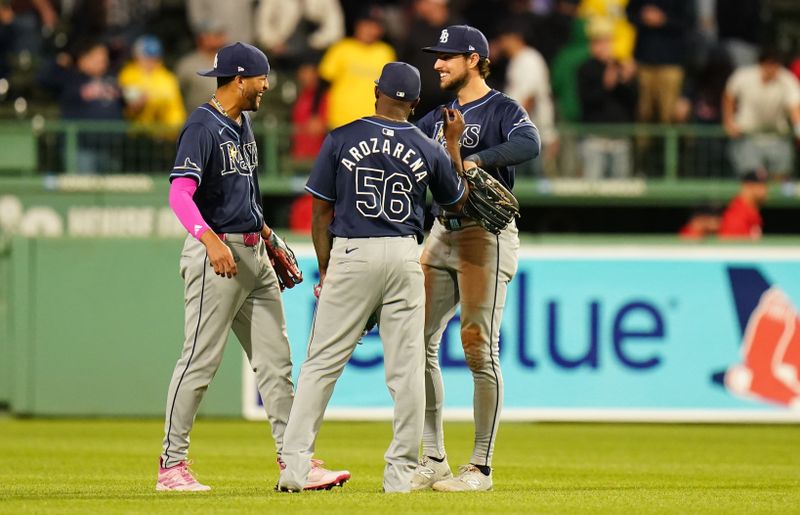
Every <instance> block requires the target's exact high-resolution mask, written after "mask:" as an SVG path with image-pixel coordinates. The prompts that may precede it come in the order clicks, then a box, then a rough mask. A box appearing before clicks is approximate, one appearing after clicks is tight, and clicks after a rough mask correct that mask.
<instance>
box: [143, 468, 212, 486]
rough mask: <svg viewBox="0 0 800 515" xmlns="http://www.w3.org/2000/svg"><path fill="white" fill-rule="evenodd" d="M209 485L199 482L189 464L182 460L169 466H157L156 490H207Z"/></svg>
mask: <svg viewBox="0 0 800 515" xmlns="http://www.w3.org/2000/svg"><path fill="white" fill-rule="evenodd" d="M208 490H211V487H210V486H206V485H203V484H200V482H199V481H197V479H195V477H194V476H193V475H192V471H191V470H189V464H188V463H187V462H185V461H182V462H180V463H178V464H177V465H175V466H174V467H170V468H163V467H159V469H158V481H157V482H156V491H157V492H167V491H181V492H207V491H208Z"/></svg>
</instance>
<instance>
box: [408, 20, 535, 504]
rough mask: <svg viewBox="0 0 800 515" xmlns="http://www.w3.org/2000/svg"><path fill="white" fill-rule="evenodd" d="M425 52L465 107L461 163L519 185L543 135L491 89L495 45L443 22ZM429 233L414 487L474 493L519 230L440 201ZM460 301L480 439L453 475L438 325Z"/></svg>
mask: <svg viewBox="0 0 800 515" xmlns="http://www.w3.org/2000/svg"><path fill="white" fill-rule="evenodd" d="M423 50H424V51H425V52H432V53H435V54H436V61H435V64H434V70H435V71H436V72H437V73H438V74H439V82H440V86H441V87H442V88H443V89H445V90H448V91H451V92H453V93H455V94H456V99H455V100H453V101H452V103H451V104H450V105H449V106H448V107H449V108H452V109H456V110H458V111H460V112H461V113H462V114H463V116H464V122H465V124H466V127H465V129H464V134H463V136H462V138H461V155H462V156H463V165H464V169H465V170H468V169H470V168H472V167H474V166H480V167H481V168H483V169H484V170H486V171H487V172H489V173H490V174H491V175H492V176H493V177H495V178H496V179H498V180H499V181H500V182H501V183H502V184H503V185H504V186H506V187H507V188H508V189H509V190H511V189H512V188H513V186H514V165H515V164H518V163H521V162H524V161H528V160H530V159H533V158H534V157H536V156H537V155H538V154H539V150H540V143H539V133H538V131H537V129H536V127H535V126H534V125H533V124H532V123H531V121H530V119H529V118H528V115H527V114H526V112H525V110H524V109H523V108H522V107H520V105H519V104H517V103H516V102H515V101H513V100H511V99H510V98H508V97H507V96H505V95H504V94H502V93H500V92H499V91H496V90H493V89H491V88H489V86H487V84H486V80H485V79H486V76H487V75H488V72H489V60H488V55H489V44H488V42H487V41H486V38H485V37H484V35H483V34H482V33H481V32H480V31H479V30H477V29H475V28H473V27H470V26H467V25H454V26H450V27H447V28H446V29H444V30H442V32H441V34H440V36H439V41H438V42H437V43H436V44H435V45H434V46H431V47H427V48H424V49H423ZM437 112H438V110H434V111H432V112H431V113H428V114H427V115H426V116H424V117H423V118H422V119H421V120H420V121H419V122H418V126H419V128H420V129H421V130H422V131H423V132H424V133H425V134H428V135H429V136H431V137H433V138H435V139H437V140H439V141H440V142H443V138H442V134H441V132H442V129H441V122H440V121H439V120H438V115H437ZM434 214H435V215H436V220H435V221H434V225H433V228H432V230H431V234H430V237H429V239H428V241H427V243H426V246H425V249H424V251H423V253H422V258H421V262H422V268H423V271H424V273H425V294H426V297H425V298H426V308H425V343H426V348H427V362H426V367H425V391H426V397H425V398H426V409H425V429H424V432H423V439H422V441H423V446H422V447H423V449H422V450H423V455H422V458H421V460H420V464H419V466H418V467H417V470H416V473H415V474H414V479H413V489H414V490H420V489H424V488H431V487H433V489H434V490H440V491H476V490H489V489H491V488H492V469H491V465H492V452H493V449H494V443H495V438H496V437H497V426H498V422H499V418H500V410H501V407H502V404H503V377H502V375H501V373H500V362H499V348H498V342H499V337H500V321H501V319H502V314H503V307H504V305H505V298H506V289H507V287H508V284H509V282H510V281H511V279H512V278H513V277H514V274H515V273H516V270H517V253H518V249H519V238H518V233H517V228H516V225H515V224H514V223H513V222H512V223H511V224H510V225H509V226H508V227H507V228H506V229H505V230H503V231H502V232H501V233H500V234H499V235H494V234H491V233H490V232H488V231H486V230H484V229H482V228H481V227H480V226H478V225H476V223H475V222H474V221H473V220H470V219H469V218H465V217H463V216H460V215H451V214H448V213H447V212H445V211H442V210H441V209H440V208H438V207H437V206H434ZM459 304H460V305H461V344H462V347H463V348H464V355H465V358H466V362H467V365H468V366H469V368H470V370H471V371H472V376H473V379H474V385H475V391H474V398H473V403H474V407H473V409H474V420H475V443H474V448H473V451H472V456H471V458H470V460H469V464H467V465H464V466H462V467H461V468H460V471H459V473H458V475H457V476H455V477H453V476H452V472H451V471H450V466H449V464H448V462H447V455H446V453H445V448H444V432H443V430H442V405H443V402H444V385H443V382H442V374H441V371H440V369H439V356H438V352H439V345H440V343H441V339H442V333H443V331H444V329H445V327H446V326H447V323H448V322H449V320H450V319H451V318H452V317H453V316H454V314H455V311H456V307H457V306H458V305H459Z"/></svg>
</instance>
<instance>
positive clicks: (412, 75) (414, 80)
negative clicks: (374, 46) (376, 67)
mask: <svg viewBox="0 0 800 515" xmlns="http://www.w3.org/2000/svg"><path fill="white" fill-rule="evenodd" d="M375 84H377V85H378V89H379V90H381V93H383V94H384V95H386V96H387V97H390V98H394V99H395V100H402V101H404V102H413V101H414V100H416V99H418V98H419V90H420V88H421V85H420V80H419V70H417V69H416V68H415V67H413V66H411V65H410V64H407V63H401V62H393V63H386V64H385V65H384V66H383V70H382V71H381V76H380V78H379V79H378V80H376V81H375Z"/></svg>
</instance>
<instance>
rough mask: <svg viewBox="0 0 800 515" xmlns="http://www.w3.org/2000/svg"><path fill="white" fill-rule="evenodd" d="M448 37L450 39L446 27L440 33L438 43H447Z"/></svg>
mask: <svg viewBox="0 0 800 515" xmlns="http://www.w3.org/2000/svg"><path fill="white" fill-rule="evenodd" d="M448 39H450V34H448V32H447V29H444V30H443V31H442V35H441V36H439V43H447V40H448Z"/></svg>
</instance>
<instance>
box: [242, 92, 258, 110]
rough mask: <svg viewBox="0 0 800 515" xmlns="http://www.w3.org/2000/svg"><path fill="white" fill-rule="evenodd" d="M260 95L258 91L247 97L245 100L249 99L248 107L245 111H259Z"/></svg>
mask: <svg viewBox="0 0 800 515" xmlns="http://www.w3.org/2000/svg"><path fill="white" fill-rule="evenodd" d="M258 93H259V92H258V91H256V90H253V91H251V92H250V93H248V94H247V95H245V98H246V99H247V107H246V108H245V109H244V110H245V111H258V108H259V104H260V102H259V100H258Z"/></svg>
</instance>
